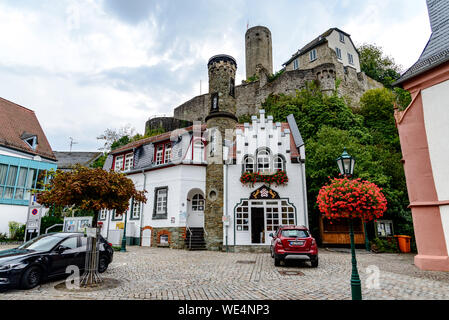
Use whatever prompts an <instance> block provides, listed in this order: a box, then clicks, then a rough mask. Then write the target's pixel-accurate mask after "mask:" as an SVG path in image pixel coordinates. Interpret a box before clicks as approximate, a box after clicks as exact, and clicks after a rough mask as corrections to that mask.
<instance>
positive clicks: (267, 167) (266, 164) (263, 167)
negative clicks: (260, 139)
mask: <svg viewBox="0 0 449 320" xmlns="http://www.w3.org/2000/svg"><path fill="white" fill-rule="evenodd" d="M261 160H263V161H261ZM257 172H259V173H262V174H270V173H271V154H270V152H269V151H268V150H260V151H259V152H257Z"/></svg>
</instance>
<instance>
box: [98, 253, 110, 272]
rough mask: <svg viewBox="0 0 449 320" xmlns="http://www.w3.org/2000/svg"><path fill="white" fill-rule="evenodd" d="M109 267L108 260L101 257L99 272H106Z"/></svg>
mask: <svg viewBox="0 0 449 320" xmlns="http://www.w3.org/2000/svg"><path fill="white" fill-rule="evenodd" d="M108 266H109V263H108V259H107V258H106V257H100V260H98V272H99V273H103V272H105V271H106V270H107V269H108Z"/></svg>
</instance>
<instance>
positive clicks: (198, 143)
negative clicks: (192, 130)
mask: <svg viewBox="0 0 449 320" xmlns="http://www.w3.org/2000/svg"><path fill="white" fill-rule="evenodd" d="M198 157H200V158H199V159H198ZM192 160H193V161H195V162H196V163H203V162H204V142H203V141H202V140H201V139H199V138H198V139H195V140H194V141H193V153H192Z"/></svg>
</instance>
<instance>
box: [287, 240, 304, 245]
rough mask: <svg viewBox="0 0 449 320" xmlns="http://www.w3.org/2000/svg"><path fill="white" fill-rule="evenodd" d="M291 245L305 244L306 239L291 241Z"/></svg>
mask: <svg viewBox="0 0 449 320" xmlns="http://www.w3.org/2000/svg"><path fill="white" fill-rule="evenodd" d="M290 245H291V246H303V245H304V241H290Z"/></svg>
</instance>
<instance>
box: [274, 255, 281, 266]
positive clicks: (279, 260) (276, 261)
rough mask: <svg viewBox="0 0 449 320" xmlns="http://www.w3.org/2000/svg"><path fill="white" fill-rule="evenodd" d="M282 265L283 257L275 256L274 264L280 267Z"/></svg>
mask: <svg viewBox="0 0 449 320" xmlns="http://www.w3.org/2000/svg"><path fill="white" fill-rule="evenodd" d="M280 265H281V259H279V258H276V257H274V266H275V267H279V266H280Z"/></svg>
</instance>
